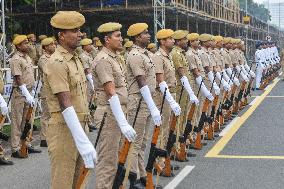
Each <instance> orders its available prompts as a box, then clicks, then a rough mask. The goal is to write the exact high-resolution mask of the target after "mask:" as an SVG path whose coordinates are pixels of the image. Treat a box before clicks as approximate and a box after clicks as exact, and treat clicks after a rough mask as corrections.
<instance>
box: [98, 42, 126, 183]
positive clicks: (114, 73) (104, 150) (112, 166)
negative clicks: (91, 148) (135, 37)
mask: <svg viewBox="0 0 284 189" xmlns="http://www.w3.org/2000/svg"><path fill="white" fill-rule="evenodd" d="M119 61H120V59H119V57H118V55H117V54H116V53H113V52H111V51H110V50H108V49H107V48H105V47H103V49H102V50H101V51H100V52H99V53H98V55H97V56H96V58H95V60H94V64H93V78H94V86H95V91H96V96H97V110H96V111H95V115H94V117H95V123H96V125H97V126H100V125H101V121H102V119H103V115H104V112H107V116H106V118H105V123H104V127H103V128H102V130H101V135H100V138H99V141H98V145H97V148H96V150H97V155H98V159H97V160H98V163H97V165H96V170H95V171H96V179H95V183H96V185H95V188H96V189H101V188H112V184H113V181H114V177H115V173H116V170H117V162H118V152H119V147H120V140H121V139H122V134H121V131H120V128H119V126H118V125H117V122H116V119H115V117H114V115H113V114H112V111H111V108H110V105H109V102H108V99H109V97H108V94H107V93H106V91H105V90H104V84H105V83H108V82H113V83H114V84H115V91H116V94H117V95H118V97H119V100H120V103H121V107H122V109H123V111H124V113H126V105H127V102H128V99H127V85H126V81H125V76H124V74H125V73H124V70H123V67H122V66H121V63H120V62H119Z"/></svg>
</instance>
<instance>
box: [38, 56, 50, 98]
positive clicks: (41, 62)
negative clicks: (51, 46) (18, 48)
mask: <svg viewBox="0 0 284 189" xmlns="http://www.w3.org/2000/svg"><path fill="white" fill-rule="evenodd" d="M49 58H50V55H49V54H48V53H46V52H45V51H43V53H42V55H41V57H40V58H39V60H38V68H39V71H40V72H39V73H40V76H41V82H42V88H41V97H42V98H46V86H45V82H46V81H47V78H46V65H47V63H48V61H49Z"/></svg>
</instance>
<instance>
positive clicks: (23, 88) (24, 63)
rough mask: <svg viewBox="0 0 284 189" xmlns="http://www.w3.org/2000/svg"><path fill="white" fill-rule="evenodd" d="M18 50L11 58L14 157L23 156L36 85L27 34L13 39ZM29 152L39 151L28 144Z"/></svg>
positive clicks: (12, 142) (12, 144) (12, 143)
mask: <svg viewBox="0 0 284 189" xmlns="http://www.w3.org/2000/svg"><path fill="white" fill-rule="evenodd" d="M13 44H14V45H15V46H16V48H17V52H16V53H15V54H14V55H13V57H12V58H11V60H10V66H11V72H12V75H13V77H14V82H13V87H14V88H15V89H14V92H13V94H12V98H11V110H12V111H11V125H12V129H11V146H12V157H15V158H21V156H20V153H19V149H20V136H21V133H22V131H23V129H24V126H25V122H26V116H27V111H28V108H29V106H34V103H35V101H34V97H33V96H32V95H31V94H34V93H35V92H32V88H33V85H34V82H35V80H34V69H33V64H32V60H31V58H30V57H29V56H28V52H29V42H28V39H27V36H26V35H18V36H17V37H15V39H14V40H13ZM28 146H29V147H28V152H29V153H39V152H41V151H40V150H36V149H34V147H33V146H32V145H31V144H28Z"/></svg>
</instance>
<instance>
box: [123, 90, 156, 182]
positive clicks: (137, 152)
mask: <svg viewBox="0 0 284 189" xmlns="http://www.w3.org/2000/svg"><path fill="white" fill-rule="evenodd" d="M141 97H142V96H141V95H140V94H133V95H129V97H128V99H129V103H128V123H129V124H130V125H133V122H134V117H135V114H136V111H137V107H138V103H139V100H140V99H141ZM151 120H152V117H151V115H150V112H149V110H148V107H147V104H146V103H145V101H144V100H142V102H141V106H140V110H139V112H138V115H137V119H136V123H135V126H134V130H135V131H136V134H137V137H136V139H135V141H134V142H133V143H132V144H131V145H132V150H131V151H130V152H129V153H128V158H129V159H130V160H131V161H130V165H128V166H130V171H131V172H134V173H137V177H138V176H140V177H146V170H145V167H146V165H145V158H144V156H145V150H146V145H147V142H148V138H149V136H148V135H149V127H150V126H151ZM138 178H139V177H138Z"/></svg>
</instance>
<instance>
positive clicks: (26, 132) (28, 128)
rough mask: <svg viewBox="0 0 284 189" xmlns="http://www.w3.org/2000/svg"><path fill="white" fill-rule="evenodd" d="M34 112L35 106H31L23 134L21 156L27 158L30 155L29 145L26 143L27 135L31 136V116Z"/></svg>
mask: <svg viewBox="0 0 284 189" xmlns="http://www.w3.org/2000/svg"><path fill="white" fill-rule="evenodd" d="M32 114H33V107H32V106H30V107H29V109H28V112H27V115H26V123H25V127H24V130H23V132H22V135H21V148H20V151H19V152H20V157H22V158H27V157H28V146H27V144H26V142H27V137H28V136H29V133H30V132H31V128H32V126H31V118H32Z"/></svg>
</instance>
